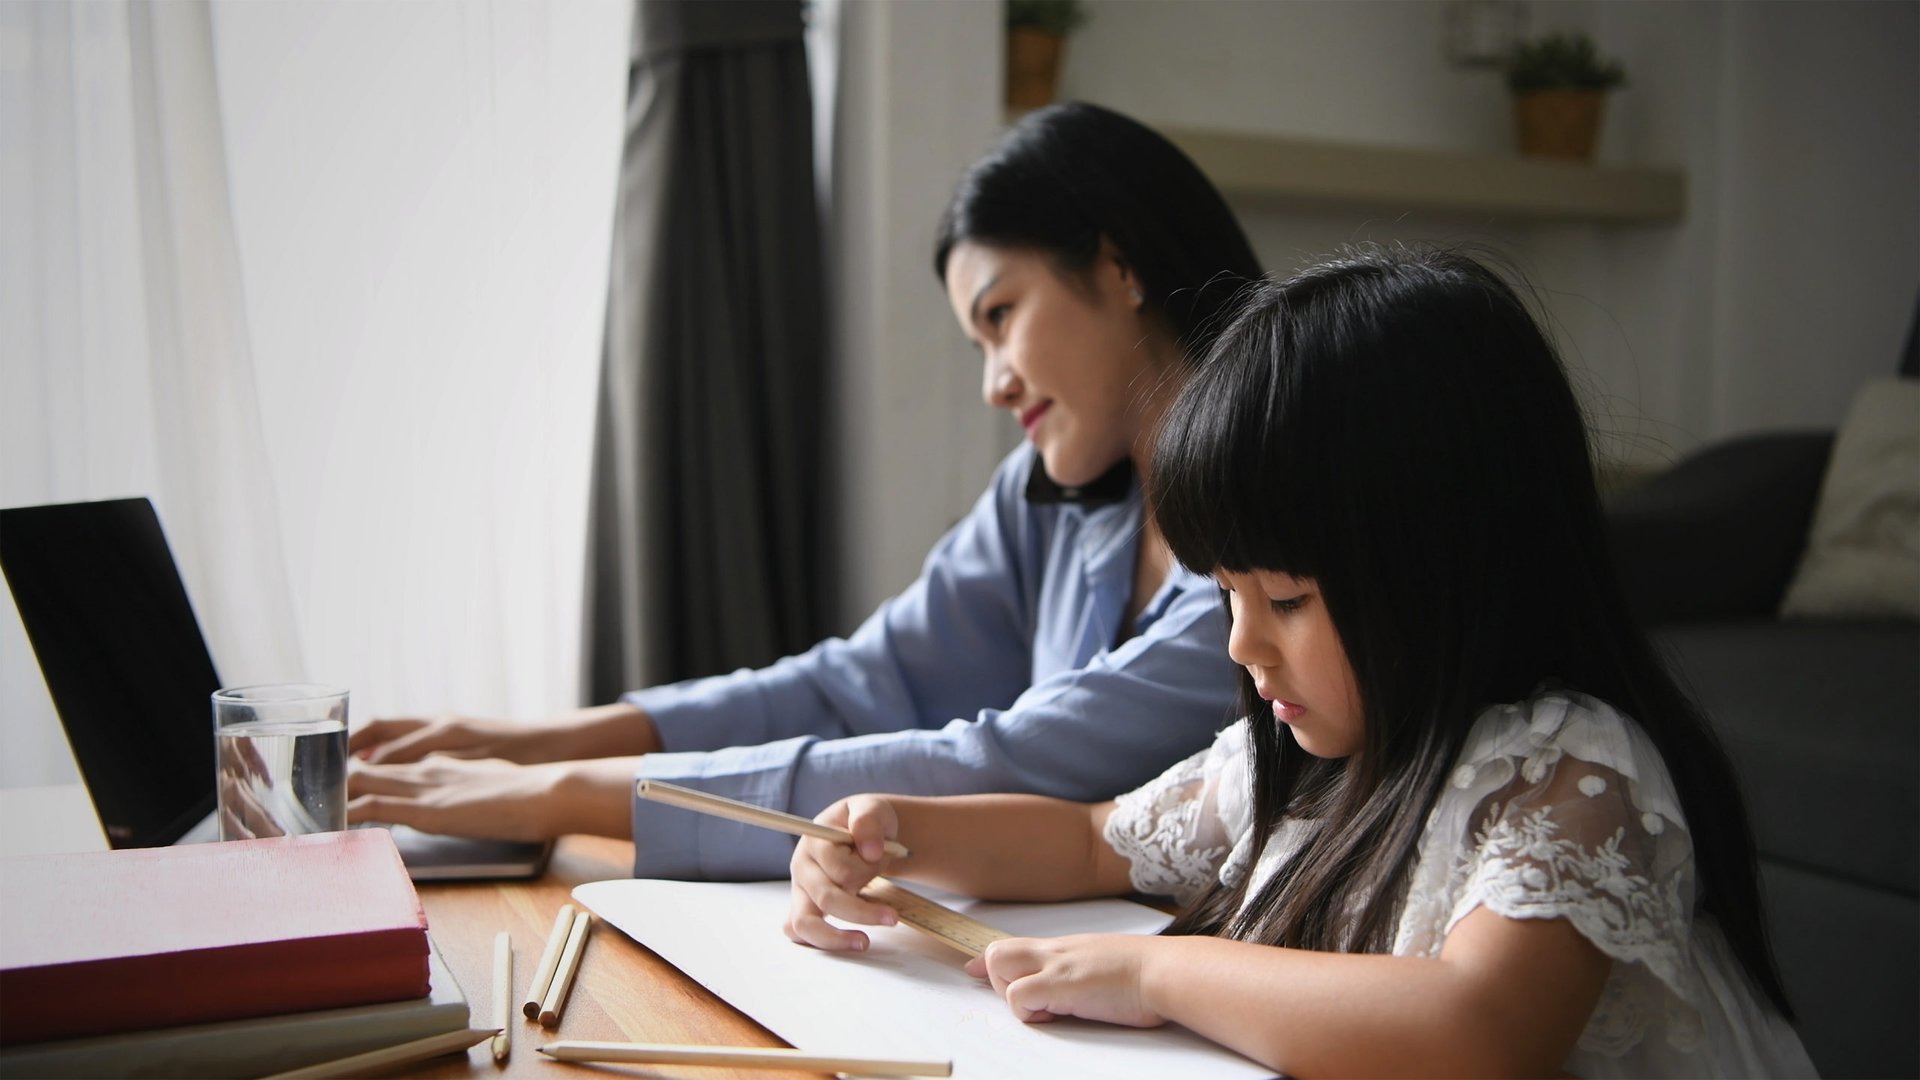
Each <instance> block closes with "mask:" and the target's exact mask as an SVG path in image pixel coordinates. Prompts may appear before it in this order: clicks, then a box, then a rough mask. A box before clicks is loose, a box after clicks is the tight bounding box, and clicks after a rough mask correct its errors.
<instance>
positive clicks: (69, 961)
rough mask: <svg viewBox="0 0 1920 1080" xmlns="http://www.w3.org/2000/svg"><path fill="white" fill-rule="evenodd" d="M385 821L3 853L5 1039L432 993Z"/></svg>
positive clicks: (414, 909) (421, 921)
mask: <svg viewBox="0 0 1920 1080" xmlns="http://www.w3.org/2000/svg"><path fill="white" fill-rule="evenodd" d="M427 983H428V979H427V917H426V914H425V912H424V911H423V910H422V909H421V907H420V897H419V895H418V894H417V893H415V892H414V889H413V882H412V880H411V879H409V878H408V877H407V870H406V867H405V866H403V865H402V864H401V862H400V852H399V851H398V850H396V849H395V848H394V846H393V838H392V837H391V836H389V835H387V832H386V830H385V829H361V830H354V831H349V832H337V833H322V834H319V835H315V836H281V837H274V838H271V839H266V840H236V841H231V842H228V843H219V844H187V845H182V846H178V847H163V848H142V849H135V850H125V851H102V852H89V853H86V854H79V855H28V856H20V857H15V858H7V859H0V1040H4V1041H5V1042H7V1043H9V1044H11V1043H22V1042H37V1041H40V1040H43V1039H66V1038H73V1037H76V1036H81V1035H103V1034H107V1033H109V1032H115V1031H130V1030H136V1029H141V1028H152V1027H164V1026H168V1025H172V1024H193V1023H203V1022H207V1021H213V1020H235V1019H239V1018H242V1017H248V1016H268V1015H272V1014H276V1013H286V1012H297V1011H304V1010H309V1009H328V1008H335V1007H339V1006H347V1005H369V1004H373V1003H375V1002H381V1001H401V1000H405V999H408V998H417V997H424V996H425V995H426V993H427V989H428V986H427Z"/></svg>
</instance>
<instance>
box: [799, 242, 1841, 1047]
mask: <svg viewBox="0 0 1920 1080" xmlns="http://www.w3.org/2000/svg"><path fill="white" fill-rule="evenodd" d="M1147 486H1148V491H1149V496H1150V499H1151V502H1152V505H1153V507H1154V513H1155V516H1156V518H1157V520H1158V522H1159V524H1160V527H1161V529H1162V531H1163V533H1164V535H1165V536H1166V538H1167V540H1168V542H1169V544H1170V545H1171V547H1172V550H1173V552H1174V554H1175V556H1176V557H1177V558H1178V559H1179V560H1180V561H1181V562H1182V563H1184V564H1185V565H1187V566H1189V567H1192V568H1194V569H1196V570H1200V571H1205V572H1210V573H1211V574H1212V575H1213V576H1214V579H1215V580H1216V581H1217V582H1218V583H1219V584H1220V587H1221V589H1222V590H1223V591H1224V593H1225V595H1226V599H1227V606H1228V609H1229V612H1230V615H1231V620H1232V628H1231V631H1230V634H1229V638H1228V649H1227V651H1228V653H1229V655H1230V656H1231V657H1232V658H1233V660H1234V661H1235V662H1237V663H1238V664H1239V665H1240V666H1241V667H1242V669H1243V674H1242V676H1241V679H1240V682H1241V692H1242V700H1243V703H1244V705H1245V715H1246V717H1247V718H1246V719H1244V720H1242V721H1240V722H1239V723H1237V724H1234V725H1233V726H1231V727H1229V728H1228V729H1227V730H1226V731H1224V732H1222V733H1221V734H1220V735H1219V737H1218V738H1217V739H1216V740H1215V742H1214V743H1213V746H1212V747H1211V748H1210V749H1208V750H1206V751H1203V752H1201V753H1198V754H1196V755H1194V756H1193V757H1191V758H1189V759H1188V760H1186V761H1184V762H1182V763H1180V764H1179V765H1176V766H1174V767H1173V768H1172V769H1170V770H1168V771H1167V772H1166V773H1165V774H1164V775H1162V776H1161V777H1160V778H1159V779H1157V780H1155V781H1153V782H1151V783H1149V784H1148V785H1146V786H1145V787H1143V788H1140V789H1138V790H1136V791H1134V792H1132V793H1130V794H1127V795H1123V796H1121V797H1120V798H1119V799H1118V800H1117V801H1115V802H1110V803H1104V804H1099V805H1093V806H1088V805H1083V804H1076V803H1067V802H1061V801H1057V800H1049V799H1043V798H1038V797H1034V796H1018V795H983V796H965V797H960V798H949V799H932V798H905V797H899V796H893V795H863V796H856V797H854V798H851V799H847V800H843V801H841V802H839V803H837V804H835V805H834V806H832V807H829V808H828V809H827V811H826V812H824V813H823V814H822V815H821V817H820V820H821V821H824V822H828V823H830V824H835V825H840V826H843V827H846V828H848V829H850V830H851V831H852V833H853V835H854V838H855V844H854V846H852V847H847V846H842V845H835V844H830V843H823V842H820V841H814V840H808V841H803V842H802V843H801V844H800V846H799V848H798V849H797V850H796V852H795V855H794V860H793V882H794V892H793V907H792V911H791V914H790V917H789V920H788V924H787V932H788V934H789V936H791V937H792V938H794V939H795V940H796V941H800V942H803V943H805V944H809V945H814V946H817V947H820V948H824V949H862V948H865V947H866V943H867V938H866V935H864V934H863V933H861V932H859V931H857V930H844V929H840V928H838V927H836V926H834V925H832V924H830V923H828V922H827V921H826V919H825V917H824V916H826V915H832V916H835V917H837V918H840V919H843V920H846V921H850V922H854V923H865V924H881V925H887V924H891V923H892V922H893V921H894V920H895V915H894V913H893V912H892V911H891V910H890V909H888V908H886V907H884V906H883V905H880V904H876V903H873V902H870V901H867V900H864V899H862V898H861V897H859V895H858V889H859V888H860V887H861V886H862V885H864V884H865V883H866V882H867V881H868V880H869V879H870V878H872V877H873V876H874V875H875V874H879V873H886V874H889V875H895V876H899V877H903V878H908V879H916V880H920V881H925V882H929V883H932V884H935V885H939V886H942V887H945V888H948V889H953V890H956V891H959V892H963V893H967V894H970V895H974V896H981V897H987V898H994V899H1007V900H1058V899H1067V898H1073V897H1086V896H1101V895H1115V894H1124V893H1127V892H1130V891H1140V892H1146V893H1157V894H1171V895H1173V896H1175V897H1176V898H1178V899H1179V901H1180V902H1181V903H1182V904H1183V905H1184V909H1183V913H1182V914H1181V915H1180V917H1179V918H1178V919H1176V920H1175V922H1174V924H1173V926H1171V927H1170V928H1169V929H1168V931H1167V932H1166V933H1165V934H1164V935H1161V936H1158V937H1137V936H1124V935H1089V936H1082V937H1069V938H1062V939H1052V940H1025V939H1014V940H1008V941H1002V942H997V943H996V944H995V945H994V946H993V947H992V948H990V949H989V950H988V951H987V954H986V955H985V957H983V958H982V959H980V960H975V961H973V962H972V963H971V964H970V965H969V970H970V971H972V972H973V973H974V974H976V975H983V976H985V977H986V978H987V979H989V980H991V983H992V985H993V988H994V989H995V990H996V991H997V992H999V993H1000V994H1002V995H1003V996H1004V997H1005V998H1006V1000H1007V1002H1008V1004H1009V1005H1010V1006H1011V1007H1012V1009H1013V1011H1014V1012H1015V1014H1016V1015H1018V1016H1020V1017H1021V1018H1023V1019H1026V1020H1033V1021H1040V1020H1048V1019H1052V1018H1053V1017H1056V1016H1079V1017H1086V1018H1089V1019H1095V1020H1103V1021H1107V1022H1111V1023H1119V1024H1130V1025H1141V1026H1148V1025H1155V1024H1160V1023H1163V1022H1167V1021H1173V1022H1177V1023H1180V1024H1184V1025H1186V1026H1187V1027H1189V1028H1192V1029H1193V1030H1195V1031H1197V1032H1199V1033H1201V1034H1202V1035H1205V1036H1207V1037H1209V1038H1212V1039H1215V1040H1217V1041H1219V1042H1221V1043H1223V1044H1225V1045H1227V1046H1229V1047H1232V1048H1233V1049H1235V1050H1237V1051H1239V1052H1240V1053H1242V1054H1245V1055H1247V1056H1248V1057H1250V1058H1253V1059H1255V1060H1257V1061H1259V1062H1261V1063H1262V1064H1264V1065H1267V1066H1269V1067H1271V1068H1273V1069H1276V1070H1278V1071H1280V1072H1283V1073H1286V1074H1288V1075H1292V1076H1316V1075H1328V1074H1332V1075H1356V1074H1387V1073H1397V1074H1418V1075H1451V1074H1465V1075H1479V1076H1492V1075H1508V1074H1526V1075H1548V1074H1553V1073H1556V1072H1559V1071H1562V1070H1565V1071H1566V1072H1570V1073H1573V1074H1576V1075H1580V1076H1587V1077H1594V1076H1653V1075H1669V1076H1705V1075H1749V1076H1753V1075H1768V1074H1810V1073H1811V1072H1812V1065H1811V1063H1810V1062H1809V1061H1808V1059H1807V1057H1806V1055H1805V1053H1804V1052H1803V1051H1802V1049H1801V1047H1800V1044H1799V1040H1798V1039H1797V1037H1796V1036H1795V1035H1794V1033H1793V1031H1792V1029H1791V1028H1790V1027H1789V1025H1788V1023H1787V1017H1788V1016H1789V1015H1790V1013H1789V1010H1788V1006H1787V1002H1786V999H1785V995H1784V993H1783V991H1782V988H1781V985H1780V980H1779V978H1778V976H1777V974H1776V973H1775V971H1774V968H1773V964H1772V960H1771V957H1770V955H1769V951H1768V946H1767V941H1766V936H1765V931H1764V923H1763V921H1762V917H1761V909H1760V896H1759V889H1758V887H1757V884H1756V875H1755V870H1754V861H1753V860H1754V856H1753V847H1752V841H1751V839H1750V837H1749V835H1748V831H1747V822H1746V817H1745V814H1744V812H1743V810H1742V806H1741V802H1740V798H1739V794H1738V791H1737V788H1736V786H1735V783H1734V778H1733V775H1732V771H1731V768H1730V766H1729V764H1728V761H1727V759H1726V757H1725V755H1724V754H1723V753H1722V752H1721V750H1720V748H1719V746H1718V745H1717V743H1716V742H1715V740H1714V738H1713V736H1712V734H1711V732H1710V731H1709V729H1708V727H1707V725H1706V723H1705V721H1704V720H1703V718H1702V717H1701V715H1700V713H1699V712H1698V710H1697V709H1696V708H1695V707H1694V706H1693V705H1692V704H1691V703H1690V702H1689V701H1688V700H1687V698H1686V696H1685V695H1684V694H1683V693H1682V692H1681V691H1680V690H1679V688H1678V687H1677V686H1676V685H1675V683H1674V681H1673V679H1672V678H1671V677H1670V676H1669V675H1668V674H1667V672H1666V671H1665V670H1664V668H1663V667H1662V665H1661V663H1660V661H1659V659H1658V658H1657V657H1656V655H1655V654H1654V653H1653V651H1652V650H1651V649H1650V647H1649V646H1648V644H1647V641H1646V639H1645V638H1644V637H1643V635H1642V634H1641V633H1640V632H1639V631H1638V630H1637V629H1636V628H1635V626H1634V625H1633V623H1632V621H1631V620H1630V618H1629V616H1628V614H1627V610H1626V608H1625V606H1624V604H1623V603H1622V601H1621V598H1620V595H1619V590H1618V588H1617V586H1616V584H1615V582H1614V577H1613V572H1612V569H1611V565H1610V562H1609V556H1608V552H1607V549H1606V545H1605V542H1604V540H1603V536H1604V534H1603V530H1602V521H1601V512H1600V506H1599V501H1598V498H1597V496H1596V494H1595V491H1594V485H1593V480H1592V463H1591V461H1590V459H1589V456H1588V449H1587V443H1586V437H1585V428H1584V426H1583V423H1582V419H1581V415H1580V411H1579V408H1578V405H1577V403H1576V401H1575V399H1574V396H1573V394H1572V392H1571V390H1570V389H1569V387H1568V384H1567V380H1566V377H1565V375H1564V374H1563V372H1562V370H1561V368H1560V365H1559V362H1558V359H1557V358H1556V356H1555V354H1554V352H1553V349H1552V347H1551V346H1550V345H1549V344H1548V343H1547V341H1546V340H1545V338H1544V337H1543V336H1542V335H1541V333H1540V331H1539V329H1538V327H1537V326H1536V325H1535V323H1534V322H1533V320H1532V318H1531V317H1530V316H1529V315H1528V313H1527V311H1526V309H1525V306H1524V305H1523V304H1522V303H1521V301H1520V300H1519V299H1518V298H1517V297H1516V296H1515V294H1514V293H1513V292H1512V291H1511V290H1510V289H1509V288H1508V287H1507V286H1506V285H1504V284H1503V283H1502V282H1501V281H1500V280H1499V279H1498V278H1497V277H1496V276H1494V275H1493V274H1492V273H1490V272H1488V271H1487V270H1486V269H1484V268H1483V267H1481V266H1480V265H1479V264H1477V263H1475V262H1473V261H1472V260H1470V259H1468V258H1466V257H1463V256H1460V255H1456V254H1449V253H1444V252H1439V253H1411V254H1410V253H1398V252H1396V253H1386V252H1371V253H1364V254H1356V255H1353V256H1351V257H1348V258H1344V259H1341V260H1338V261H1335V262H1330V263H1327V264H1324V265H1322V266H1319V267H1317V268H1314V269H1312V270H1309V271H1307V272H1306V273H1303V274H1301V275H1299V276H1297V277H1295V278H1293V279H1292V280H1291V281H1288V282H1287V283H1286V284H1284V285H1278V286H1275V285H1270V284H1267V285H1259V286H1255V287H1254V288H1253V289H1251V290H1250V291H1249V296H1248V298H1247V302H1246V305H1245V306H1244V307H1243V308H1242V309H1241V313H1240V314H1239V315H1238V316H1237V317H1236V319H1235V321H1234V322H1233V323H1232V324H1231V326H1230V327H1229V328H1228V329H1227V330H1226V332H1225V333H1224V334H1223V335H1222V337H1221V338H1220V340H1219V342H1218V344H1217V345H1216V346H1215V348H1214V349H1213V351H1212V353H1211V355H1210V356H1209V357H1208V358H1207V360H1206V361H1205V362H1204V363H1203V364H1202V365H1201V367H1200V370H1199V372H1198V373H1197V374H1196V375H1195V376H1193V378H1192V379H1191V380H1190V381H1189V382H1188V384H1187V385H1186V386H1185V388H1184V389H1183V390H1182V392H1181V394H1180V396H1179V398H1178V399H1177V400H1176V402H1175V403H1174V404H1173V405H1172V406H1171V407H1170V409H1169V410H1168V413H1167V415H1166V418H1165V420H1164V423H1163V427H1162V429H1161V432H1160V435H1159V438H1158V440H1157V446H1156V449H1155V452H1154V454H1153V456H1152V459H1151V470H1150V472H1149V474H1148V477H1147ZM887 838H898V839H899V840H901V841H902V842H903V843H905V844H906V845H907V847H909V848H910V849H911V850H912V855H911V856H909V857H907V858H904V859H899V860H889V859H887V858H885V857H884V856H883V855H882V853H881V842H882V841H883V840H884V839H887Z"/></svg>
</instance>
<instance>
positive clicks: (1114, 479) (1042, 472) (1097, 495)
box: [1027, 454, 1133, 507]
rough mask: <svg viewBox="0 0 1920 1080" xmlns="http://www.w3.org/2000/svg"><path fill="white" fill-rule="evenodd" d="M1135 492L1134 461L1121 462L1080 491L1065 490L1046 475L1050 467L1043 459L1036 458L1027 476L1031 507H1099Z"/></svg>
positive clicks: (1076, 488)
mask: <svg viewBox="0 0 1920 1080" xmlns="http://www.w3.org/2000/svg"><path fill="white" fill-rule="evenodd" d="M1132 492H1133V460H1132V459H1131V458H1124V457H1123V458H1121V459H1120V461H1119V463H1118V464H1116V465H1114V467H1113V468H1111V469H1108V470H1107V471H1106V472H1104V473H1102V474H1100V476H1099V478H1097V479H1095V480H1093V481H1091V482H1090V483H1086V484H1082V485H1080V486H1079V487H1064V486H1062V485H1060V484H1058V483H1055V482H1054V479H1053V477H1051V476H1048V475H1047V466H1046V463H1045V462H1044V461H1042V460H1041V459H1040V455H1038V454H1035V455H1034V457H1033V468H1032V469H1031V470H1030V471H1028V473H1027V501H1028V502H1030V503H1037V504H1046V503H1079V504H1081V505H1083V506H1090V507H1091V506H1100V505H1102V504H1105V503H1115V502H1120V501H1122V500H1124V499H1126V497H1127V496H1128V495H1129V494H1131V493H1132Z"/></svg>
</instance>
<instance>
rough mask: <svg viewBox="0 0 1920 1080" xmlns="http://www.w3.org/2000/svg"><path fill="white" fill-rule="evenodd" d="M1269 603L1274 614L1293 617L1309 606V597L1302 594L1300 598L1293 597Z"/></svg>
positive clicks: (1269, 601)
mask: <svg viewBox="0 0 1920 1080" xmlns="http://www.w3.org/2000/svg"><path fill="white" fill-rule="evenodd" d="M1267 603H1268V604H1270V605H1272V607H1273V611H1274V614H1276V615H1291V614H1293V613H1294V612H1296V611H1299V610H1300V609H1301V608H1303V607H1306V606H1307V597H1306V594H1305V593H1302V594H1300V595H1299V596H1291V597H1288V598H1287V599H1285V600H1272V599H1269V600H1268V601H1267Z"/></svg>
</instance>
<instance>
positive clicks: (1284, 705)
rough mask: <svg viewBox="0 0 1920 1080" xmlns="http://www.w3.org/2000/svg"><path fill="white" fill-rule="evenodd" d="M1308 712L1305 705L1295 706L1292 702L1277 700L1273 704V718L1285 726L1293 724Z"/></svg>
mask: <svg viewBox="0 0 1920 1080" xmlns="http://www.w3.org/2000/svg"><path fill="white" fill-rule="evenodd" d="M1306 711H1307V707H1306V706H1305V705H1295V704H1294V703H1293V702H1291V701H1279V700H1276V701H1274V703H1273V718H1274V719H1275V720H1278V721H1280V722H1281V723H1283V724H1291V723H1293V722H1294V721H1295V720H1298V719H1300V717H1301V716H1303V715H1305V713H1306Z"/></svg>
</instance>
